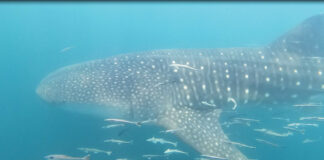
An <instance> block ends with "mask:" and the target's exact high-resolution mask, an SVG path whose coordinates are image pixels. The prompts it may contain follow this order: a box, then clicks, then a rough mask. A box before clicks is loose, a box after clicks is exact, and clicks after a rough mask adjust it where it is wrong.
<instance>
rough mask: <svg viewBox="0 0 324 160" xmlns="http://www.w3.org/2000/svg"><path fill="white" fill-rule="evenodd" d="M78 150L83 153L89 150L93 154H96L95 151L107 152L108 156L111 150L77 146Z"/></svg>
mask: <svg viewBox="0 0 324 160" xmlns="http://www.w3.org/2000/svg"><path fill="white" fill-rule="evenodd" d="M77 149H78V150H80V151H83V152H85V153H89V152H92V153H94V154H97V153H105V154H107V155H108V156H110V155H111V153H112V152H111V151H104V150H100V149H96V148H83V147H80V148H77Z"/></svg>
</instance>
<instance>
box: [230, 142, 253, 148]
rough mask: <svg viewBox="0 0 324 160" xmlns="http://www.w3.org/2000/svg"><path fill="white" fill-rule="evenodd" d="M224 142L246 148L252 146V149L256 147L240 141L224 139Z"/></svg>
mask: <svg viewBox="0 0 324 160" xmlns="http://www.w3.org/2000/svg"><path fill="white" fill-rule="evenodd" d="M224 142H225V143H229V144H233V145H236V146H239V147H246V148H252V149H255V148H256V147H254V146H249V145H246V144H242V143H238V142H233V141H224Z"/></svg>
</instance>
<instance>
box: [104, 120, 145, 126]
mask: <svg viewBox="0 0 324 160" xmlns="http://www.w3.org/2000/svg"><path fill="white" fill-rule="evenodd" d="M105 121H111V122H122V123H128V124H134V125H136V126H141V122H132V121H128V120H124V119H110V118H108V119H105Z"/></svg>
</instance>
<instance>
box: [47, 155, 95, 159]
mask: <svg viewBox="0 0 324 160" xmlns="http://www.w3.org/2000/svg"><path fill="white" fill-rule="evenodd" d="M44 158H45V159H47V160H90V155H89V154H88V155H86V156H84V157H71V156H67V155H63V154H51V155H48V156H45V157H44Z"/></svg>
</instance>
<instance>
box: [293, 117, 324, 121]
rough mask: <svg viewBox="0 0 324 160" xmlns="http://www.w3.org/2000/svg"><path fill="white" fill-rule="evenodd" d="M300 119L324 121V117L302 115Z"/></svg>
mask: <svg viewBox="0 0 324 160" xmlns="http://www.w3.org/2000/svg"><path fill="white" fill-rule="evenodd" d="M299 120H301V121H303V120H317V121H323V120H324V117H300V118H299Z"/></svg>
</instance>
